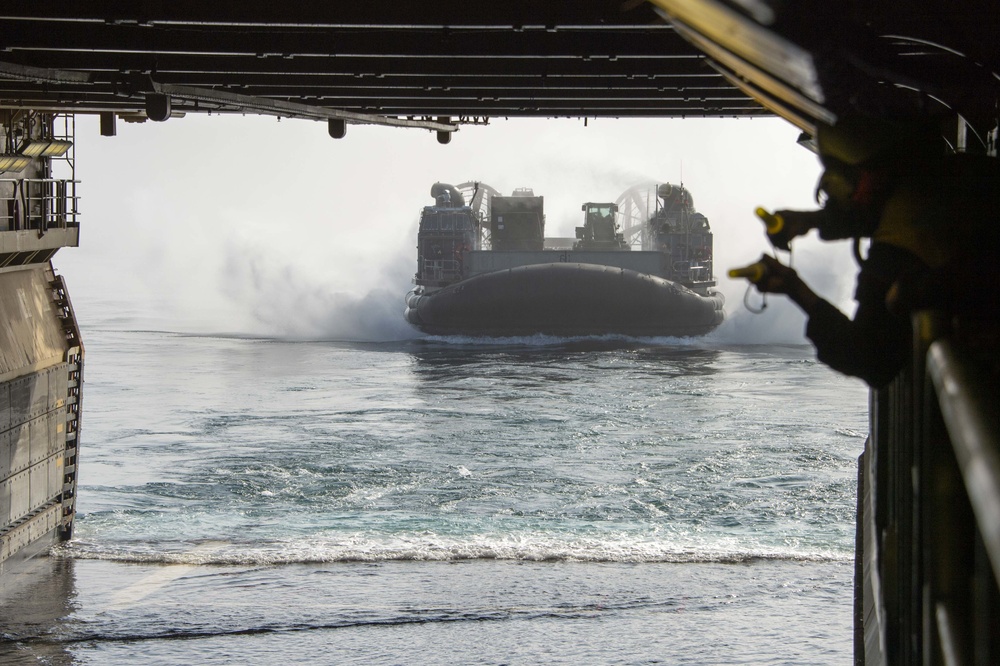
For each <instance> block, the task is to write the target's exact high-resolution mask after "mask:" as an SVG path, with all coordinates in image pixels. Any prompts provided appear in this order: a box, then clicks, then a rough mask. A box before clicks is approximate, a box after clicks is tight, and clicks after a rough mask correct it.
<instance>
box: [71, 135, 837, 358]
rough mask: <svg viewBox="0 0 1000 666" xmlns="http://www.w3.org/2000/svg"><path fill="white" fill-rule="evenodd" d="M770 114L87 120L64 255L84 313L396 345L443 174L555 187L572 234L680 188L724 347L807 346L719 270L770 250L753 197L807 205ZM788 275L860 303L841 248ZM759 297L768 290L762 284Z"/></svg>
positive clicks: (804, 183)
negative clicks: (717, 291) (342, 125)
mask: <svg viewBox="0 0 1000 666" xmlns="http://www.w3.org/2000/svg"><path fill="white" fill-rule="evenodd" d="M798 134H799V132H798V130H797V129H795V128H794V127H792V126H791V125H789V124H788V123H786V122H784V121H782V120H779V119H764V118H757V119H742V120H718V119H684V120H665V119H656V120H601V119H598V120H594V119H591V120H589V121H588V123H587V125H586V126H584V123H583V121H582V120H575V119H574V120H568V119H560V120H541V119H537V120H536V119H531V120H509V121H505V120H493V121H491V123H490V125H489V126H486V127H471V126H470V127H464V128H462V129H461V131H459V132H457V133H456V134H455V136H454V137H453V140H452V142H451V143H450V144H448V145H441V144H438V143H437V141H436V139H435V136H434V134H433V133H430V132H427V131H423V130H404V129H396V128H382V127H368V126H364V127H363V126H350V127H349V128H348V133H347V137H346V138H344V139H341V140H334V139H331V138H330V137H329V136H328V135H327V133H326V125H325V124H324V123H317V122H312V121H303V120H288V119H285V120H282V121H280V122H279V121H278V120H276V119H274V118H266V117H242V116H220V115H214V116H188V117H185V118H176V119H171V120H168V121H167V122H165V123H153V122H146V123H143V124H127V123H124V122H119V123H118V135H117V136H115V137H102V136H100V134H99V131H98V124H97V119H96V117H89V116H79V117H78V118H77V125H76V165H77V170H76V177H77V179H78V180H81V181H82V183H81V185H80V186H79V194H80V196H81V201H80V209H81V211H82V214H83V217H82V229H81V241H80V247H79V248H65V249H63V250H60V252H59V253H58V254H57V255H56V258H55V260H54V263H55V265H56V268H57V270H59V272H60V273H62V274H63V275H64V276H65V278H66V280H67V283H68V285H69V287H70V292H71V295H72V297H73V300H74V303H75V304H76V309H77V314H78V317H79V318H80V319H81V320H82V322H83V325H84V327H85V328H86V327H87V326H88V325H93V326H101V325H114V326H134V327H140V328H154V329H157V330H174V331H190V332H219V333H236V334H259V335H279V336H292V337H308V338H333V339H376V340H385V339H402V338H407V337H416V336H417V335H418V334H417V333H416V332H415V331H414V330H413V329H411V328H409V327H408V326H407V325H406V324H405V323H404V322H403V320H402V312H403V308H404V305H403V297H404V295H405V293H406V291H407V290H408V289H409V288H410V287H411V284H410V278H411V277H412V274H413V272H414V269H415V263H416V259H415V244H416V238H415V233H416V226H415V225H416V221H417V218H418V215H419V212H420V209H421V208H422V207H423V206H426V205H430V204H432V203H433V200H432V199H431V197H430V194H429V192H430V188H431V185H432V184H433V183H434V182H436V181H442V182H450V183H453V184H457V183H460V182H464V181H469V180H479V181H482V182H485V183H488V184H490V185H492V186H493V187H495V188H497V189H498V190H500V191H501V192H503V193H510V191H511V190H513V189H514V188H516V187H531V188H533V189H534V191H535V194H537V195H543V196H544V197H545V208H546V219H547V223H546V234H547V235H549V236H572V235H573V228H574V227H575V226H577V225H578V224H580V216H581V215H582V213H581V212H580V205H581V204H582V203H583V202H585V201H614V200H615V199H616V198H617V197H618V195H619V194H621V192H623V191H624V190H626V189H627V188H628V187H630V186H632V185H635V184H638V183H642V182H647V181H657V182H672V183H678V182H680V181H681V179H682V178H683V182H684V185H685V186H686V187H687V188H688V189H689V190H690V191H691V193H692V195H693V197H694V202H695V206H696V208H697V209H698V211H699V212H701V213H703V214H704V215H706V216H707V217H708V219H709V221H710V223H711V225H712V229H713V231H714V232H715V257H716V274H717V277H718V278H719V280H720V287H721V289H722V290H723V292H724V293H725V294H726V296H727V299H728V300H727V307H726V310H727V313H728V315H729V321H728V322H727V324H725V325H724V327H723V329H721V330H720V333H721V334H722V339H723V340H725V341H726V342H729V343H740V342H748V343H751V342H805V339H804V338H803V337H802V326H803V322H804V319H803V318H802V317H801V316H800V315H799V314H798V313H797V311H796V310H795V309H794V307H791V306H789V305H788V304H787V303H783V302H782V301H784V298H783V297H776V296H770V297H769V307H768V310H767V312H766V313H765V314H763V315H759V316H754V315H748V313H747V312H746V311H745V310H744V308H743V295H744V292H745V291H746V283H745V282H743V281H730V280H729V279H728V278H727V277H726V275H725V273H726V270H727V269H728V268H731V267H733V266H737V265H744V264H747V263H751V262H753V261H755V260H756V259H757V258H759V256H760V254H761V253H762V252H764V251H767V250H769V248H768V245H767V242H766V239H765V235H764V232H763V227H762V225H761V224H760V222H759V221H757V219H756V217H755V216H754V214H753V210H754V208H756V207H757V206H764V207H765V208H768V209H774V208H813V207H815V203H814V202H813V190H814V188H815V185H816V180H817V178H818V176H819V171H820V169H819V164H818V161H817V159H816V157H815V155H813V154H812V153H810V152H809V151H807V150H805V149H804V148H802V147H800V146H798V145H797V144H796V139H797V137H798ZM797 245H798V247H796V249H795V255H794V257H793V261H794V264H795V266H796V268H798V269H799V270H800V272H801V273H802V275H803V276H804V277H805V278H806V280H807V281H808V282H809V283H810V284H811V285H813V286H814V288H816V289H817V290H818V291H819V292H820V293H821V294H823V295H825V296H827V297H828V298H830V300H831V301H833V302H834V303H835V304H837V305H839V306H840V307H842V308H844V309H845V311H847V312H848V313H850V312H851V307H852V305H851V292H852V290H853V280H854V271H855V267H854V265H853V260H852V259H851V258H850V251H849V249H848V248H847V247H846V246H845V245H844V244H837V245H829V244H823V243H820V242H818V241H816V240H813V239H804V240H802V241H798V242H797ZM752 298H753V299H754V301H753V302H754V303H759V299H760V297H759V295H757V294H756V293H754V294H753V296H752Z"/></svg>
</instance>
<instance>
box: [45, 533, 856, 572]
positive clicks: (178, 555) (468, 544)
mask: <svg viewBox="0 0 1000 666" xmlns="http://www.w3.org/2000/svg"><path fill="white" fill-rule="evenodd" d="M183 545H184V544H179V543H176V542H174V543H171V544H169V545H168V547H166V548H162V547H158V546H157V545H156V544H146V543H131V544H128V543H121V542H117V543H114V542H87V541H80V540H76V541H72V542H69V543H66V544H61V545H59V546H57V547H56V548H54V549H53V550H52V552H51V555H52V556H54V557H61V558H71V559H94V560H109V561H115V562H130V563H145V564H183V565H243V566H246V565H251V566H262V565H265V566H266V565H289V564H322V563H333V562H392V561H408V562H456V561H469V560H508V561H519V562H592V563H622V564H642V563H677V564H703V563H719V564H742V563H747V562H752V561H757V560H783V561H795V562H839V561H846V560H849V559H851V558H852V557H853V554H852V553H848V552H838V551H835V550H817V549H813V550H809V549H803V548H801V547H796V546H776V547H768V546H764V545H760V544H757V545H754V544H741V543H735V542H734V543H733V544H731V545H726V544H717V545H707V544H697V543H696V542H695V541H693V540H692V541H691V542H689V543H669V542H662V541H654V540H650V541H646V542H643V541H636V540H634V539H627V538H623V539H621V540H607V539H595V538H566V537H563V538H559V537H551V536H525V537H521V536H516V535H503V536H480V537H470V538H458V537H448V536H426V535H413V536H406V535H399V534H396V535H392V536H391V537H387V538H383V539H378V538H372V537H371V536H368V535H357V536H354V537H347V538H345V537H337V538H332V539H300V540H295V541H272V542H253V543H232V542H208V543H203V544H187V545H188V546H190V547H188V548H186V549H183V550H180V549H178V547H180V546H183Z"/></svg>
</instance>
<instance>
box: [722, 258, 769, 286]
mask: <svg viewBox="0 0 1000 666" xmlns="http://www.w3.org/2000/svg"><path fill="white" fill-rule="evenodd" d="M765 275H767V266H765V265H764V264H763V263H762V262H759V261H758V262H757V263H756V264H750V265H749V266H744V267H743V268H731V269H729V277H731V278H746V279H747V280H750V281H751V282H760V281H761V280H763V279H764V276H765Z"/></svg>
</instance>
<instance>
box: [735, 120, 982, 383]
mask: <svg viewBox="0 0 1000 666" xmlns="http://www.w3.org/2000/svg"><path fill="white" fill-rule="evenodd" d="M817 143H818V145H819V152H820V159H821V161H822V163H823V166H824V167H825V170H824V172H823V175H822V177H821V178H820V182H819V185H818V187H817V191H818V192H822V193H824V194H825V195H826V197H827V199H826V202H825V205H824V207H823V208H822V209H821V210H819V211H811V212H805V211H778V212H777V213H776V215H779V216H781V218H782V221H783V222H784V225H783V227H782V229H781V230H780V231H777V232H776V233H773V234H769V236H770V238H771V240H772V243H773V244H774V245H775V246H776V247H783V248H786V249H787V247H788V245H787V244H788V241H789V240H791V239H792V238H794V237H795V236H797V235H801V234H804V233H806V232H808V231H809V230H810V229H813V228H815V229H817V230H818V231H819V234H820V237H821V238H823V239H825V240H833V239H838V238H851V237H854V238H860V237H863V236H864V237H870V238H871V240H872V243H871V247H870V249H869V252H868V257H867V259H865V260H864V261H863V262H862V266H861V271H860V273H859V275H858V283H857V288H856V291H855V295H854V296H855V299H856V300H857V302H858V309H857V312H856V314H855V316H854V319H853V320H851V319H849V318H848V317H847V316H846V315H844V314H843V313H842V312H840V311H839V310H837V309H836V308H835V307H833V306H832V305H831V304H830V303H828V302H827V301H825V300H823V299H822V298H820V297H819V296H817V295H816V294H815V293H814V292H813V291H812V290H811V289H810V288H809V287H808V286H807V285H806V284H805V283H804V282H803V281H802V280H801V279H800V278H799V276H798V274H797V273H796V272H795V271H794V270H792V269H791V268H788V267H787V266H784V265H782V264H781V263H780V262H778V261H777V260H775V259H773V258H771V257H768V256H764V257H762V258H761V262H760V264H761V266H762V268H763V270H762V272H761V274H760V275H759V276H756V278H751V279H753V281H754V283H755V284H756V285H757V287H758V289H760V290H761V291H763V292H774V293H783V294H787V295H788V296H789V297H790V298H791V299H792V300H793V301H795V303H797V304H798V305H799V307H801V308H802V310H803V311H805V313H806V314H807V315H808V316H809V321H808V323H807V326H806V335H807V336H808V337H809V339H810V340H812V342H813V343H814V344H815V346H816V351H817V357H818V358H819V360H821V361H823V362H824V363H826V364H827V365H829V366H830V367H832V368H833V369H835V370H838V371H840V372H843V373H844V374H847V375H852V376H855V377H860V378H861V379H863V380H864V381H866V382H867V383H868V384H869V385H871V386H873V387H879V386H882V385H884V384H886V383H888V382H889V381H890V380H892V379H893V377H895V376H896V375H897V374H898V373H899V371H900V370H901V369H902V368H903V367H904V365H905V364H906V363H907V362H908V361H909V359H910V354H911V350H912V327H911V325H910V319H909V310H910V309H912V308H915V307H928V306H931V307H938V308H945V309H953V308H967V307H971V304H966V303H962V302H961V301H962V300H963V298H964V297H963V295H962V293H961V292H962V287H961V285H959V284H957V283H954V284H948V285H946V286H941V285H942V284H944V283H945V282H947V280H948V279H947V278H946V277H945V276H946V275H948V274H949V273H950V272H954V271H958V272H959V273H965V274H971V272H970V271H969V270H967V269H966V270H963V269H962V267H961V264H962V263H963V260H967V259H968V258H970V257H972V256H986V254H988V253H986V254H984V253H983V251H982V250H981V249H976V248H977V243H978V244H980V247H981V246H982V245H983V244H985V246H986V247H992V248H993V249H994V250H995V248H996V235H997V234H996V230H995V229H992V230H990V229H988V225H986V224H985V221H986V219H987V218H988V217H989V215H988V213H987V212H986V211H987V210H988V207H989V202H991V201H996V199H993V198H992V195H991V194H989V193H995V192H996V190H997V187H996V186H997V183H998V182H1000V181H998V179H997V178H996V173H997V172H996V169H995V165H996V161H995V160H993V159H991V158H976V157H974V156H965V155H951V156H945V155H944V144H943V141H942V140H941V139H940V137H939V136H936V135H935V134H934V133H933V132H931V131H929V126H928V125H922V124H915V123H895V122H887V121H883V120H878V119H871V118H844V119H842V120H841V121H840V122H839V123H838V125H837V126H836V127H825V126H824V127H821V128H820V129H819V131H818V132H817ZM984 234H985V235H984ZM991 263H995V260H994V262H991ZM995 273H996V270H995V268H994V269H992V274H993V276H994V277H993V278H988V281H989V280H991V281H993V282H995ZM971 286H972V285H967V287H971ZM966 291H968V289H966ZM900 294H902V295H903V296H904V298H902V299H901V298H900ZM887 299H888V301H889V302H888V303H887ZM901 300H902V301H905V302H900V301H901ZM894 306H895V307H894Z"/></svg>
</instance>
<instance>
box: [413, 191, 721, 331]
mask: <svg viewBox="0 0 1000 666" xmlns="http://www.w3.org/2000/svg"><path fill="white" fill-rule="evenodd" d="M468 185H472V192H471V197H470V204H471V205H467V204H466V202H465V198H464V195H463V194H462V192H461V191H460V189H459V188H456V187H454V186H452V185H447V184H443V183H436V184H435V185H434V186H433V187H432V188H431V196H432V197H434V199H435V205H433V206H426V207H425V208H424V209H423V212H422V214H421V217H420V227H419V231H418V235H417V272H416V275H415V276H414V283H415V285H416V286H415V287H414V289H413V290H411V291H410V292H409V293H408V294H407V296H406V306H407V307H406V311H405V317H406V320H407V321H408V322H409V323H410V324H412V325H413V326H415V327H416V328H417V329H419V330H420V331H422V332H424V333H427V334H430V335H469V336H523V335H535V334H549V335H560V336H579V335H632V336H696V335H704V334H706V333H708V332H709V331H711V330H713V329H714V328H715V327H716V326H718V325H719V324H720V323H721V322H722V320H723V318H724V316H725V315H724V311H723V304H724V302H725V300H724V298H723V296H722V294H721V293H719V292H717V291H716V290H715V286H716V281H715V278H714V276H713V275H712V249H713V248H712V232H711V229H710V227H709V224H708V220H707V219H706V218H705V217H704V216H703V215H701V214H699V213H697V212H696V211H695V210H694V206H693V202H692V199H691V195H690V193H689V192H688V191H687V190H686V189H685V188H684V187H682V186H676V185H670V184H667V183H664V184H661V185H659V186H657V187H656V210H655V211H654V212H653V213H652V214H651V215H649V216H648V219H646V220H644V221H643V223H642V224H641V225H638V231H637V232H636V234H635V235H636V236H637V237H639V238H640V240H641V246H640V247H641V249H639V250H633V249H632V246H631V244H630V242H629V240H627V239H626V238H625V233H623V232H622V231H620V229H621V225H620V224H619V223H618V221H617V220H616V215H618V213H619V210H618V209H619V205H618V204H616V203H585V204H583V207H582V209H583V212H584V221H583V226H581V227H577V228H576V238H575V239H561V238H546V237H545V235H544V232H545V215H544V197H540V196H535V195H534V193H533V192H532V191H531V190H529V189H527V188H522V189H519V190H515V191H514V193H513V194H512V195H511V196H509V197H505V196H500V195H498V194H497V193H496V191H495V190H493V189H492V188H490V187H488V186H485V185H482V184H479V183H476V184H468ZM623 196H624V195H623Z"/></svg>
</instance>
